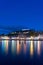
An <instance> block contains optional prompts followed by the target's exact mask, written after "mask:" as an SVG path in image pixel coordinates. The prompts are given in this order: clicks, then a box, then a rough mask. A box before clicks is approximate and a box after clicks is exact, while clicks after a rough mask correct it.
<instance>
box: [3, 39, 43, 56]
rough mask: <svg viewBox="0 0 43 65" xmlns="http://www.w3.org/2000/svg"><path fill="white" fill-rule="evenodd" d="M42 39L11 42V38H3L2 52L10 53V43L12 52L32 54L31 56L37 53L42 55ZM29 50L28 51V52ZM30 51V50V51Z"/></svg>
mask: <svg viewBox="0 0 43 65" xmlns="http://www.w3.org/2000/svg"><path fill="white" fill-rule="evenodd" d="M41 42H42V41H39V40H38V41H33V40H31V41H26V40H24V41H23V40H11V43H9V40H2V52H5V53H8V51H9V45H11V47H10V48H11V52H12V54H15V53H17V54H20V53H24V54H28V53H29V54H30V55H31V56H32V55H33V54H34V52H35V53H37V54H38V55H40V53H41V49H43V48H42V47H43V42H42V43H41ZM41 45H42V46H41ZM27 51H28V52H27ZM29 51H30V52H29Z"/></svg>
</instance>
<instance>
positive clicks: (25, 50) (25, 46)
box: [24, 43, 26, 54]
mask: <svg viewBox="0 0 43 65" xmlns="http://www.w3.org/2000/svg"><path fill="white" fill-rule="evenodd" d="M24 53H25V54H26V44H25V43H24Z"/></svg>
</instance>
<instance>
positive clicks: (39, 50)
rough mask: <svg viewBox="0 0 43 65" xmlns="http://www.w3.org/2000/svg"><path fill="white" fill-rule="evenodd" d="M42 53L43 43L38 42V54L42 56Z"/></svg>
mask: <svg viewBox="0 0 43 65" xmlns="http://www.w3.org/2000/svg"><path fill="white" fill-rule="evenodd" d="M40 52H41V43H40V41H38V43H37V53H38V55H40Z"/></svg>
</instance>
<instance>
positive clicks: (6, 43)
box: [5, 40, 8, 53]
mask: <svg viewBox="0 0 43 65" xmlns="http://www.w3.org/2000/svg"><path fill="white" fill-rule="evenodd" d="M5 45H6V53H8V40H6V42H5Z"/></svg>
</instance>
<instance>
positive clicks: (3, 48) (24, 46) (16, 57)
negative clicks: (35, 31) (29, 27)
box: [0, 40, 43, 65]
mask: <svg viewBox="0 0 43 65" xmlns="http://www.w3.org/2000/svg"><path fill="white" fill-rule="evenodd" d="M0 63H1V64H15V65H17V64H19V65H24V64H25V65H28V64H29V65H34V64H35V65H41V64H43V41H40V40H37V41H33V40H31V41H28V40H0Z"/></svg>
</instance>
